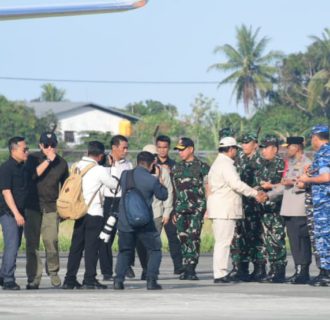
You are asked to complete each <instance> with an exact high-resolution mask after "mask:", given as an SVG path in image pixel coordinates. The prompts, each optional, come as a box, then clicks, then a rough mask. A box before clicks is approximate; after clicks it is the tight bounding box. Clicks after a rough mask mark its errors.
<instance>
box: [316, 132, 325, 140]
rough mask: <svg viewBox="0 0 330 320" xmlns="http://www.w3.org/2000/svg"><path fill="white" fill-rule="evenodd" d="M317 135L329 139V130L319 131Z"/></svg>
mask: <svg viewBox="0 0 330 320" xmlns="http://www.w3.org/2000/svg"><path fill="white" fill-rule="evenodd" d="M314 135H315V136H317V137H318V138H319V139H320V140H329V132H319V133H315V134H314Z"/></svg>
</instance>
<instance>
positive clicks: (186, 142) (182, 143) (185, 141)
mask: <svg viewBox="0 0 330 320" xmlns="http://www.w3.org/2000/svg"><path fill="white" fill-rule="evenodd" d="M194 146H195V144H194V141H192V140H191V139H190V138H187V137H183V138H181V139H180V140H179V142H178V143H177V145H176V146H175V147H174V150H180V151H182V150H184V149H186V148H188V147H194Z"/></svg>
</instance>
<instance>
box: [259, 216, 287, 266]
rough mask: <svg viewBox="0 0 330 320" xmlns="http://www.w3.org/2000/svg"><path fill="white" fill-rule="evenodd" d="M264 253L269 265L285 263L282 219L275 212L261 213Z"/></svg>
mask: <svg viewBox="0 0 330 320" xmlns="http://www.w3.org/2000/svg"><path fill="white" fill-rule="evenodd" d="M261 224H262V228H263V241H264V253H265V256H267V257H268V261H269V263H270V264H271V265H286V247H285V228H284V219H283V217H281V216H280V214H279V213H278V212H277V213H274V212H273V213H262V214H261Z"/></svg>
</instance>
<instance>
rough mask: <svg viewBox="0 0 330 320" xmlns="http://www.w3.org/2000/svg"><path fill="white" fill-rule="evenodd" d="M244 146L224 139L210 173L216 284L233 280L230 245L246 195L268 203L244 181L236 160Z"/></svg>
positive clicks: (209, 202) (209, 184) (208, 206)
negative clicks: (229, 266)
mask: <svg viewBox="0 0 330 320" xmlns="http://www.w3.org/2000/svg"><path fill="white" fill-rule="evenodd" d="M239 147H240V146H239V145H238V144H237V142H236V140H235V139H234V138H232V137H225V138H223V139H221V141H220V144H219V155H218V156H217V158H216V160H215V161H214V163H213V164H212V166H211V169H210V171H209V174H208V187H209V193H208V194H209V195H208V199H207V212H208V217H209V218H210V219H212V223H213V233H214V238H215V245H214V253H213V275H214V283H227V282H230V281H231V279H230V277H229V269H228V264H229V257H230V244H231V243H232V240H233V237H234V231H235V226H236V220H237V219H242V218H243V207H242V195H244V196H246V197H254V198H256V199H257V200H258V201H265V200H266V195H265V194H264V193H258V191H257V190H255V189H253V188H251V187H249V186H248V185H247V184H246V183H244V182H243V181H241V179H240V177H239V175H238V173H237V171H236V167H235V166H234V159H235V157H236V154H237V149H238V148H239Z"/></svg>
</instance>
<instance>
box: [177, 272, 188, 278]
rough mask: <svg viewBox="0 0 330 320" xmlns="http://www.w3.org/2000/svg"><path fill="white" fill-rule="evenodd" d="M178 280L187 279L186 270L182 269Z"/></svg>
mask: <svg viewBox="0 0 330 320" xmlns="http://www.w3.org/2000/svg"><path fill="white" fill-rule="evenodd" d="M179 279H180V280H187V279H188V278H187V271H184V272H183V273H181V274H180V277H179Z"/></svg>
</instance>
